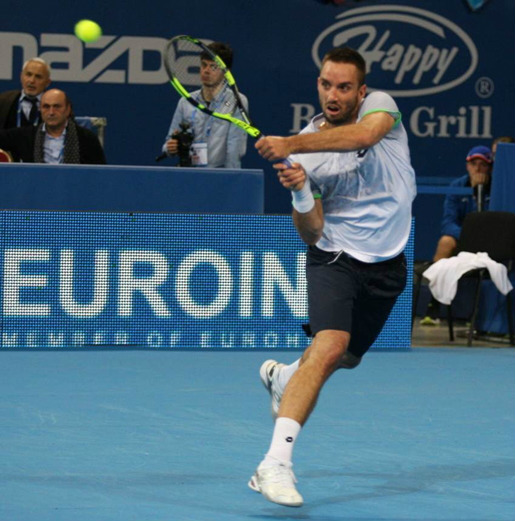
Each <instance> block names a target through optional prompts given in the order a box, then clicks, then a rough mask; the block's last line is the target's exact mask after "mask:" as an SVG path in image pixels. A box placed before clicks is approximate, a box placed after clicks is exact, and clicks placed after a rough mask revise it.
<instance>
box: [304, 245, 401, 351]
mask: <svg viewBox="0 0 515 521" xmlns="http://www.w3.org/2000/svg"><path fill="white" fill-rule="evenodd" d="M406 274H407V270H406V259H405V257H404V254H403V253H401V254H400V255H398V256H397V257H394V258H393V259H389V260H387V261H383V262H378V263H373V264H369V263H366V262H361V261H358V260H356V259H353V258H352V257H349V256H348V255H346V254H345V253H344V252H342V253H341V254H340V255H339V256H338V253H334V252H326V251H323V250H320V249H319V248H317V247H316V246H310V247H309V249H308V254H307V259H306V277H307V282H308V306H309V328H308V329H309V330H310V332H311V335H312V336H315V335H316V334H317V333H318V332H319V331H323V330H326V329H335V330H338V331H347V332H349V333H350V335H351V337H350V344H349V348H348V350H349V352H350V353H352V354H353V355H355V356H358V357H361V356H363V355H364V354H365V353H366V352H367V351H368V349H369V348H370V346H371V345H372V344H373V343H374V341H375V339H376V338H377V337H378V335H379V333H380V332H381V330H382V329H383V326H384V324H385V322H386V320H387V319H388V316H389V315H390V311H391V310H392V308H393V306H394V304H395V302H396V300H397V297H398V296H399V295H400V294H401V293H402V291H403V290H404V288H405V286H406Z"/></svg>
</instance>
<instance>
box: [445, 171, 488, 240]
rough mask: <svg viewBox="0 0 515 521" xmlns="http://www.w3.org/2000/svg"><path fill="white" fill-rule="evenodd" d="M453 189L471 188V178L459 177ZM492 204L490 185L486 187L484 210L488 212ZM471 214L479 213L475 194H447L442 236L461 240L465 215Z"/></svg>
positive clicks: (466, 176)
mask: <svg viewBox="0 0 515 521" xmlns="http://www.w3.org/2000/svg"><path fill="white" fill-rule="evenodd" d="M449 186H452V187H459V188H465V187H469V186H470V177H469V175H468V174H465V175H464V176H462V177H458V179H455V180H454V181H452V183H450V184H449ZM489 204H490V184H488V185H486V186H485V196H484V202H483V209H484V210H488V206H489ZM470 212H477V201H476V197H475V194H474V195H473V194H471V195H458V194H447V195H446V196H445V201H444V203H443V217H442V224H441V230H440V231H441V234H442V235H450V236H452V237H454V238H455V239H456V240H458V239H459V238H460V233H461V226H462V225H463V220H464V219H465V215H467V214H468V213H470Z"/></svg>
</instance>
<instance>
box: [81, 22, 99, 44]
mask: <svg viewBox="0 0 515 521" xmlns="http://www.w3.org/2000/svg"><path fill="white" fill-rule="evenodd" d="M75 36H76V37H77V38H78V39H79V40H82V41H83V42H96V41H97V40H98V39H99V38H100V37H101V36H102V28H101V27H100V25H98V24H97V22H94V21H93V20H80V21H79V22H77V23H76V24H75Z"/></svg>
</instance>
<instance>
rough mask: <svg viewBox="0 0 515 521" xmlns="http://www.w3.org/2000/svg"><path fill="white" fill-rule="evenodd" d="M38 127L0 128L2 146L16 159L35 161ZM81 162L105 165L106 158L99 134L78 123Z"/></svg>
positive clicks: (28, 161) (0, 145)
mask: <svg viewBox="0 0 515 521" xmlns="http://www.w3.org/2000/svg"><path fill="white" fill-rule="evenodd" d="M38 128H39V126H38V127H34V126H30V127H17V128H10V129H8V130H0V148H2V149H4V150H7V151H8V152H10V153H11V155H12V156H13V160H14V161H18V162H19V161H23V162H24V163H34V142H35V139H36V132H37V130H38ZM77 138H78V140H79V156H80V163H81V164H84V165H104V164H105V163H106V158H105V154H104V150H103V148H102V145H101V144H100V141H99V140H98V138H97V136H96V135H95V134H94V133H93V132H91V130H88V129H86V128H83V127H81V126H79V125H77Z"/></svg>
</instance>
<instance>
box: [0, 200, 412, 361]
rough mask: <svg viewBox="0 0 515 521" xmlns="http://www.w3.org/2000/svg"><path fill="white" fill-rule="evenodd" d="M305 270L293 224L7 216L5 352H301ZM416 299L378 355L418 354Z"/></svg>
mask: <svg viewBox="0 0 515 521" xmlns="http://www.w3.org/2000/svg"><path fill="white" fill-rule="evenodd" d="M406 256H407V261H408V271H409V276H410V278H411V272H412V269H411V267H412V262H413V234H412V236H411V239H410V241H409V244H408V247H407V249H406ZM304 264H305V245H304V244H303V243H302V242H301V240H300V239H299V237H298V236H297V233H296V231H295V228H294V227H293V226H292V223H291V217H289V216H281V215H219V214H165V213H160V214H156V213H153V214H151V213H99V212H54V211H46V212H41V211H16V210H13V211H2V212H0V275H1V276H0V281H1V285H0V288H1V304H0V305H1V309H0V312H1V327H0V350H27V349H28V350H39V349H42V350H63V349H72V350H78V349H81V350H84V349H86V350H87V349H150V350H154V349H168V350H227V349H235V350H258V349H259V350H263V349H264V350H272V351H273V350H277V349H281V350H284V349H286V350H303V349H304V348H305V347H307V345H308V338H307V337H306V336H305V334H304V332H303V330H302V324H305V323H306V322H307V321H308V318H307V296H306V280H305V274H304ZM411 290H412V284H411V280H409V281H408V285H407V287H406V289H405V291H404V293H403V294H402V295H401V296H400V297H399V299H398V301H397V303H396V305H395V307H394V309H393V311H392V313H391V315H390V317H389V319H388V322H387V324H386V326H385V328H384V329H383V331H382V332H381V335H380V336H379V338H378V339H377V340H376V342H375V344H374V346H373V349H378V350H379V349H381V350H407V349H410V346H411Z"/></svg>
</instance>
